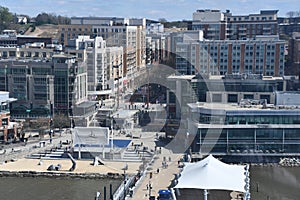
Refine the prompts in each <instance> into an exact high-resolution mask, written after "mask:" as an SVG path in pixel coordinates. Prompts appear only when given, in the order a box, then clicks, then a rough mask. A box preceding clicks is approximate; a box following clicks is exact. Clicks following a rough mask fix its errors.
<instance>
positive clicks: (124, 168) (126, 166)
mask: <svg viewBox="0 0 300 200" xmlns="http://www.w3.org/2000/svg"><path fill="white" fill-rule="evenodd" d="M122 170H124V198H123V199H124V200H125V198H126V170H128V165H127V163H126V165H125V166H124V167H123V169H122Z"/></svg>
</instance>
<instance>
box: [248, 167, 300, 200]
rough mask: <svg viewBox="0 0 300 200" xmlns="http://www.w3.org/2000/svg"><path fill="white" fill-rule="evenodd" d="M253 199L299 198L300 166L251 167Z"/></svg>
mask: <svg viewBox="0 0 300 200" xmlns="http://www.w3.org/2000/svg"><path fill="white" fill-rule="evenodd" d="M250 182H251V186H250V187H251V199H254V200H268V199H269V200H299V199H300V168H299V167H279V166H276V167H273V166H272V167H265V166H264V167H251V168H250Z"/></svg>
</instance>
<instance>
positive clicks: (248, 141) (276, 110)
mask: <svg viewBox="0 0 300 200" xmlns="http://www.w3.org/2000/svg"><path fill="white" fill-rule="evenodd" d="M189 107H190V112H191V117H190V118H189V119H188V133H189V136H188V139H190V140H192V143H191V148H192V151H193V152H200V153H208V152H211V153H214V154H219V155H230V156H233V157H234V156H239V155H240V156H241V155H243V156H252V157H253V159H254V160H257V161H258V160H260V159H263V157H264V156H267V157H270V156H273V157H277V158H276V160H277V161H279V158H280V157H282V156H290V155H299V153H300V148H299V147H300V142H299V134H298V133H299V131H300V125H299V124H300V118H299V116H300V115H299V114H300V110H299V108H298V107H293V108H292V107H291V106H276V105H272V106H268V105H266V104H265V103H263V102H262V104H260V102H259V101H256V102H255V101H242V102H240V104H220V103H194V104H189ZM254 160H252V161H254ZM248 162H251V160H248Z"/></svg>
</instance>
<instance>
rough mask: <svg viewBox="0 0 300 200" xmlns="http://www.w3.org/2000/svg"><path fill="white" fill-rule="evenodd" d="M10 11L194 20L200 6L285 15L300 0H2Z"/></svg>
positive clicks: (295, 8)
mask: <svg viewBox="0 0 300 200" xmlns="http://www.w3.org/2000/svg"><path fill="white" fill-rule="evenodd" d="M0 5H1V6H4V7H7V8H9V10H10V12H13V13H18V14H26V15H29V16H31V17H35V16H37V15H38V14H39V13H42V12H47V13H55V14H57V15H63V16H68V17H73V16H78V17H79V16H82V17H83V16H85V17H89V16H99V17H101V16H115V17H133V18H142V17H145V18H148V19H153V20H157V19H159V18H165V19H167V20H168V21H173V20H183V19H185V20H191V19H192V13H193V12H195V11H196V10H197V9H218V10H221V11H224V12H225V11H226V10H227V9H228V10H230V11H231V13H232V14H233V15H248V14H255V13H259V12H260V10H270V9H272V10H274V9H275V10H279V13H278V16H280V17H285V16H286V13H287V12H289V11H300V0H2V1H1V3H0Z"/></svg>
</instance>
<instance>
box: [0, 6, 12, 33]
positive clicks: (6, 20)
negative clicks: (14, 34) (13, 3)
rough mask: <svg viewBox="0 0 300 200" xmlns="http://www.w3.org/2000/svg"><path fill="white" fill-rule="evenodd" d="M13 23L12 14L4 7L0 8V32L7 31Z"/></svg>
mask: <svg viewBox="0 0 300 200" xmlns="http://www.w3.org/2000/svg"><path fill="white" fill-rule="evenodd" d="M12 21H13V14H12V13H10V12H9V9H8V8H6V7H2V6H0V31H3V30H4V29H7V28H8V27H9V25H10V24H11V23H12Z"/></svg>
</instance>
